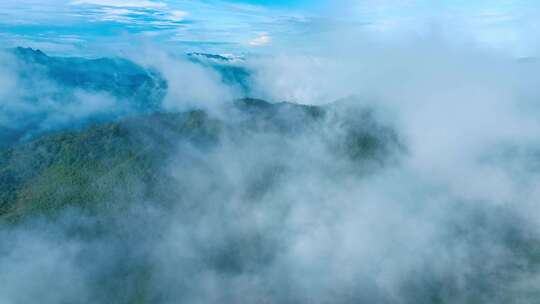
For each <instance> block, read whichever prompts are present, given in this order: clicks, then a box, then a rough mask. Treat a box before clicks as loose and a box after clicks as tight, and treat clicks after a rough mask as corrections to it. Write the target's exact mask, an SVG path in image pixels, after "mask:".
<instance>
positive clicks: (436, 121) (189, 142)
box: [0, 27, 540, 304]
mask: <svg viewBox="0 0 540 304" xmlns="http://www.w3.org/2000/svg"><path fill="white" fill-rule="evenodd" d="M444 28H445V27H443V28H442V29H441V31H442V32H441V33H438V32H437V33H429V34H427V35H423V34H421V35H414V34H410V33H407V34H402V35H401V36H400V37H399V39H395V41H393V42H388V41H384V40H380V39H377V37H373V36H372V34H370V33H366V32H348V31H346V30H345V29H341V28H339V29H338V30H334V31H333V32H330V33H328V32H325V33H324V34H323V35H322V36H318V37H316V38H314V41H312V42H311V43H313V44H316V45H319V46H320V47H319V48H317V49H315V50H313V51H312V52H309V53H308V54H306V53H305V52H303V51H298V49H291V50H283V51H281V52H279V53H276V54H272V55H268V56H253V57H251V58H249V57H248V58H247V59H246V62H245V63H242V66H243V67H245V69H246V70H247V71H249V78H248V84H249V88H250V90H249V92H250V96H249V97H254V98H261V99H264V100H268V101H271V102H274V103H276V104H277V105H279V106H277V108H276V109H277V110H275V112H270V113H271V114H267V113H266V112H263V113H265V114H260V115H259V114H254V113H258V112H255V110H249V109H251V108H249V109H248V110H238V109H237V108H234V107H232V108H231V107H230V104H231V103H232V101H233V100H235V99H237V98H241V97H246V96H244V95H243V93H242V92H241V90H239V87H238V85H235V84H230V83H227V82H225V81H224V80H223V78H221V75H220V74H219V73H218V72H216V71H215V70H212V69H210V68H208V67H205V66H201V65H197V64H194V63H192V62H189V61H187V60H184V59H178V58H177V57H175V56H174V55H170V54H163V53H160V54H159V55H156V56H153V57H151V58H150V59H145V58H148V57H145V56H141V57H137V56H134V57H133V58H132V59H133V60H134V61H135V62H137V63H139V64H140V65H141V66H144V67H145V68H148V69H150V68H151V69H155V70H156V71H157V72H159V75H162V76H163V78H164V79H165V80H166V83H167V92H166V94H165V95H164V96H163V99H162V103H161V104H160V107H159V111H172V112H183V111H188V110H193V109H197V110H204V111H205V113H207V114H205V115H207V116H205V120H204V121H205V123H210V124H211V126H213V125H212V124H214V123H215V124H216V125H217V127H216V128H217V129H219V130H221V131H220V133H219V136H218V138H217V140H215V141H210V143H207V142H203V143H201V142H199V141H198V140H197V139H196V138H195V139H193V138H189V139H182V140H179V139H177V138H175V137H173V136H169V135H168V133H167V130H168V129H167V125H166V124H163V125H157V126H154V128H155V129H157V130H160V132H158V133H160V136H161V135H162V138H159V139H158V138H156V137H153V136H151V135H146V134H142V135H138V136H141V138H140V140H141V142H144V144H145V148H147V149H158V150H159V149H161V148H162V146H163V145H164V144H163V141H164V142H166V144H165V145H166V146H167V147H169V146H171V147H173V148H171V150H170V151H171V152H170V153H167V154H166V155H167V156H166V157H163V158H162V159H160V162H159V170H160V174H161V175H160V176H165V177H166V178H164V179H163V180H162V181H161V180H160V181H159V183H158V184H159V185H160V186H159V187H158V190H157V191H156V192H157V195H153V196H152V197H150V198H149V197H145V196H143V195H140V197H139V195H138V193H139V192H140V193H144V192H146V191H147V186H146V185H145V182H144V181H142V182H141V183H140V184H137V187H136V189H134V188H132V189H131V190H130V191H131V192H132V193H130V195H129V196H125V195H123V194H122V193H118V194H117V197H118V198H117V200H114V201H106V202H103V203H104V204H105V205H106V206H108V208H109V209H108V211H107V213H106V215H103V214H100V213H99V212H97V213H96V212H94V211H90V212H89V211H88V210H84V208H83V210H81V209H79V208H77V207H71V208H67V209H66V210H63V211H62V212H60V213H59V214H57V215H55V216H47V215H44V216H36V217H35V218H28V219H23V220H21V221H18V222H17V223H16V224H9V223H5V224H4V223H2V224H0V225H2V226H0V228H2V229H1V230H0V239H1V240H2V241H1V242H0V302H2V303H4V302H5V303H33V302H35V301H36V299H39V302H40V303H44V304H48V303H102V302H110V303H167V304H168V303H531V302H534V301H535V299H536V298H537V297H538V295H539V292H540V289H539V287H538V286H539V284H538V283H540V276H539V272H538V270H539V268H538V257H539V254H540V251H539V249H540V247H539V244H540V243H539V241H540V212H539V211H540V210H539V207H538V200H539V199H540V192H539V191H538V186H539V184H540V166H539V164H540V162H539V160H540V140H539V139H538V134H540V124H539V120H538V114H540V108H539V107H538V100H540V96H539V95H540V93H539V91H538V86H537V83H538V80H540V72H539V71H540V70H539V69H538V62H537V61H536V59H532V60H526V61H525V60H518V59H516V58H515V56H513V55H512V54H508V53H504V52H501V51H500V50H497V49H493V48H489V47H482V46H480V45H476V44H473V43H471V41H470V40H469V39H468V37H463V36H460V37H457V38H451V37H452V35H448V34H447V33H445V32H444ZM336 32H338V33H340V34H341V35H345V36H347V37H351V38H354V39H351V40H350V41H352V42H351V43H349V42H345V41H344V40H343V39H342V38H343V37H342V36H336V34H335V33H336ZM452 33H453V32H452ZM338 38H340V39H339V40H340V41H341V42H342V43H340V44H337V43H329V42H332V41H336V40H338ZM337 45H339V46H337ZM150 50H152V48H151V47H150ZM6 56H8V55H6ZM0 62H2V71H1V72H0V81H1V85H0V98H2V99H3V100H10V102H6V103H3V104H2V111H1V112H0V123H1V124H2V125H6V126H8V127H12V126H15V125H16V124H17V123H18V122H19V121H20V119H21V118H19V116H12V114H11V113H16V114H17V115H23V114H26V113H32V114H34V113H38V114H40V115H41V114H42V113H43V112H45V111H46V112H47V115H46V117H47V118H46V119H44V120H40V122H39V124H42V125H47V126H49V125H56V124H61V123H64V124H71V123H72V122H76V121H80V120H82V119H83V118H85V117H87V116H89V115H94V114H95V113H111V112H110V111H111V109H113V110H115V109H118V111H127V110H126V108H125V107H124V104H123V103H121V102H120V103H119V102H118V100H117V97H115V96H111V95H110V94H108V93H106V92H105V93H103V92H97V93H96V92H93V91H92V92H88V91H87V90H75V91H74V93H73V95H71V96H72V98H74V100H76V103H75V104H74V105H69V106H67V107H66V106H55V103H48V102H47V101H48V100H49V99H48V98H47V97H45V98H41V99H40V100H41V101H42V102H41V103H40V104H39V105H36V104H33V103H31V104H30V103H27V102H25V101H24V98H21V97H20V96H21V95H24V92H23V93H20V92H21V91H22V90H23V89H21V88H24V86H21V85H20V84H19V83H18V82H17V81H18V80H17V79H14V78H13V77H10V74H9V73H8V72H9V71H10V69H11V68H12V67H11V66H9V62H10V60H3V59H2V58H0ZM6 71H8V72H6ZM43 79H44V80H43ZM43 79H41V78H40V82H39V84H40V85H39V88H40V90H39V91H38V93H37V94H39V95H42V96H49V95H54V93H53V94H50V93H48V92H49V91H53V92H57V91H63V89H62V88H60V89H59V88H58V87H57V84H54V83H52V84H51V83H49V82H48V81H47V78H46V77H43ZM282 101H287V102H289V103H285V104H279V103H278V102H282ZM299 105H306V106H316V107H320V108H321V109H324V115H321V118H319V116H318V115H319V114H317V115H315V116H316V117H317V119H316V120H314V119H313V118H312V117H311V116H310V115H307V114H305V113H303V112H298V111H297V110H295V109H296V108H295V107H297V106H299ZM260 107H265V105H262V106H260ZM241 109H242V108H241ZM317 109H319V108H317ZM250 111H252V112H250ZM135 112H136V111H135ZM21 113H22V114H21ZM131 113H133V112H131ZM257 115H258V116H257ZM268 116H271V118H269V117H268ZM125 117H130V116H128V115H126V116H125ZM206 119H208V120H206ZM141 127H142V126H140V125H136V126H132V128H133V130H135V131H134V132H137V130H138V128H141ZM46 128H47V127H46ZM351 130H352V131H351ZM351 132H352V134H356V133H354V132H360V137H361V138H368V139H369V141H368V144H369V145H370V146H369V149H367V148H366V150H361V151H360V152H354V151H353V152H351V151H350V147H349V145H350V137H351ZM357 135H358V134H357ZM120 190H121V189H120ZM153 191H154V190H153ZM134 193H135V194H134ZM132 194H133V195H132ZM126 197H129V199H127V200H126V199H125V198H126ZM0 223H1V222H0ZM23 290H24V292H23Z"/></svg>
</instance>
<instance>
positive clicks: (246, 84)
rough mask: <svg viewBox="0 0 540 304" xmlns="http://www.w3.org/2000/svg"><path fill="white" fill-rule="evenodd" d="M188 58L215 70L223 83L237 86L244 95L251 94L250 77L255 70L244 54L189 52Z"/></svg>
mask: <svg viewBox="0 0 540 304" xmlns="http://www.w3.org/2000/svg"><path fill="white" fill-rule="evenodd" d="M186 56H187V58H188V60H190V61H191V62H193V63H196V64H199V65H202V66H204V67H207V68H210V69H211V70H213V71H215V72H216V73H217V74H218V75H219V76H220V77H221V80H222V81H223V83H225V84H228V85H230V86H233V87H236V88H238V89H239V90H240V92H241V94H242V95H243V96H250V95H251V93H252V89H251V86H250V81H251V80H250V78H251V77H252V74H253V71H251V70H250V68H249V67H248V66H247V65H246V64H245V63H246V59H245V58H244V57H243V56H235V55H216V54H207V53H188V54H186Z"/></svg>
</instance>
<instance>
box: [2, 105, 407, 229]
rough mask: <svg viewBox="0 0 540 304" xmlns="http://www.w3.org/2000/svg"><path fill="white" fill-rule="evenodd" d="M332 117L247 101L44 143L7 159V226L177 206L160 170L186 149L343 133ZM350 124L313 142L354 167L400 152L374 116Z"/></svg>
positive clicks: (322, 111)
mask: <svg viewBox="0 0 540 304" xmlns="http://www.w3.org/2000/svg"><path fill="white" fill-rule="evenodd" d="M332 112H333V111H332V109H331V108H325V107H314V106H303V105H295V104H289V103H277V104H273V103H268V102H266V101H263V100H256V99H241V100H237V101H235V102H234V103H232V104H230V105H226V106H224V109H223V113H224V114H223V116H224V117H227V118H226V119H225V118H220V117H219V116H212V115H209V114H208V113H206V112H204V111H198V110H197V111H189V112H183V113H154V114H144V115H140V116H133V117H130V118H126V119H123V120H121V121H118V122H111V123H104V124H97V125H95V126H93V127H90V128H87V129H83V130H80V131H64V132H60V133H58V134H52V135H48V136H44V137H41V138H37V139H35V140H32V141H30V142H28V143H24V144H19V145H16V146H14V147H12V148H9V149H4V150H2V151H1V152H0V218H4V219H15V218H18V217H24V216H26V215H27V214H33V213H34V212H38V213H39V214H46V213H48V212H52V213H55V212H58V211H59V210H62V208H65V207H66V206H76V207H81V208H83V209H85V208H89V210H91V209H93V208H94V207H95V206H98V205H99V203H100V202H105V201H111V200H115V201H118V202H119V201H124V202H129V201H131V202H133V201H143V200H154V201H160V202H164V201H167V200H171V198H170V197H169V198H165V197H163V196H162V194H163V193H170V191H163V186H164V185H168V184H169V183H168V182H167V181H168V180H169V179H168V178H167V177H166V176H165V175H163V172H162V170H161V167H160V166H163V165H164V162H165V160H167V159H170V158H171V156H172V155H173V154H174V153H177V154H178V155H176V157H181V152H182V151H181V150H178V149H177V146H178V145H189V146H192V147H195V148H196V149H197V150H198V153H200V154H201V155H205V154H206V153H214V152H215V151H216V149H217V151H219V143H220V141H223V140H225V139H229V140H233V141H234V142H235V143H236V144H239V145H240V143H242V142H245V141H248V142H249V141H251V140H255V138H256V137H259V136H268V135H271V134H274V135H276V136H279V139H278V140H279V141H286V140H289V139H294V138H296V137H301V136H304V135H305V134H306V133H311V132H317V133H318V132H322V128H323V127H324V128H329V127H338V126H335V125H329V122H328V120H327V119H328V116H330V115H331V114H330V113H332ZM334 115H337V114H334ZM360 117H361V116H360ZM357 118H358V116H357V117H356V119H357ZM343 122H344V123H345V122H347V120H346V119H345V118H344V117H343ZM349 123H350V125H349V126H347V127H346V128H345V129H344V130H343V132H342V131H338V130H336V133H335V134H333V135H332V136H330V135H329V134H317V133H315V134H310V136H313V139H314V140H320V141H322V142H324V144H326V145H328V146H331V148H332V151H333V152H332V153H336V154H340V155H341V154H343V155H346V157H347V158H349V159H350V160H351V161H352V162H359V161H361V160H368V159H370V160H371V161H376V162H383V161H385V159H386V157H387V156H389V155H390V154H391V153H392V151H393V150H395V149H398V148H399V141H398V139H397V137H396V135H395V134H394V132H393V131H392V130H391V129H390V128H388V127H385V126H378V127H376V128H375V127H374V126H375V122H374V121H373V119H372V118H371V117H369V115H368V114H367V113H366V114H365V115H364V116H363V119H362V120H361V121H360V123H361V124H359V123H358V122H356V124H353V122H352V121H350V122H349ZM368 124H370V126H369V128H367V127H366V126H368ZM339 128H340V129H341V128H343V126H339ZM269 166H274V164H270V165H269ZM173 188H174V187H173ZM259 190H260V189H259ZM259 190H257V191H259ZM257 191H256V192H257ZM261 191H262V190H261ZM173 197H177V196H173ZM173 200H174V199H173Z"/></svg>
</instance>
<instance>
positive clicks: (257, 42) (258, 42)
mask: <svg viewBox="0 0 540 304" xmlns="http://www.w3.org/2000/svg"><path fill="white" fill-rule="evenodd" d="M270 42H272V37H270V35H268V34H267V33H264V34H261V35H260V36H258V37H257V38H255V39H253V40H251V41H250V42H249V43H248V44H249V45H251V46H264V45H267V44H270Z"/></svg>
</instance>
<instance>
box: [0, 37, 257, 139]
mask: <svg viewBox="0 0 540 304" xmlns="http://www.w3.org/2000/svg"><path fill="white" fill-rule="evenodd" d="M7 53H8V54H9V55H11V56H13V59H14V60H13V61H14V62H13V63H11V64H10V65H9V66H8V67H6V69H4V70H5V72H6V73H9V75H8V76H7V77H10V78H15V79H16V82H17V89H16V90H15V91H14V92H13V93H10V94H8V95H7V96H0V98H4V99H6V102H4V105H3V106H2V107H1V108H0V147H1V146H6V145H9V144H11V143H15V142H18V141H21V140H23V141H25V140H28V139H30V138H32V137H34V136H35V135H37V134H42V133H46V132H49V131H54V130H59V129H62V128H77V127H82V126H85V125H88V124H89V123H97V122H106V121H112V120H114V119H117V118H120V117H125V116H126V115H131V114H137V113H138V114H142V113H152V112H156V111H162V110H163V108H162V105H163V100H164V98H165V96H166V94H167V89H168V83H167V80H166V79H165V78H164V77H163V76H162V75H161V74H160V73H159V71H157V70H155V69H152V68H146V67H142V66H140V65H138V64H136V63H134V62H132V61H130V60H127V59H123V58H96V59H87V58H80V57H52V56H48V55H46V54H45V53H43V52H42V51H40V50H34V49H30V48H21V47H19V48H15V49H10V50H8V51H7ZM186 59H187V60H189V61H191V62H193V63H196V64H199V65H202V66H204V67H206V68H209V69H211V70H213V71H216V72H217V73H218V74H219V75H221V77H222V81H223V82H224V83H225V84H228V85H231V86H235V87H236V88H238V89H239V90H240V91H241V92H243V95H245V96H248V95H249V92H250V89H249V77H250V72H249V71H248V70H247V69H246V68H245V67H243V66H242V65H241V62H242V60H243V59H241V58H240V57H235V56H227V57H226V56H222V55H211V54H203V53H190V54H186ZM94 94H98V97H94V96H92V95H94ZM96 99H97V100H96ZM96 104H98V105H97V106H96Z"/></svg>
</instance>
